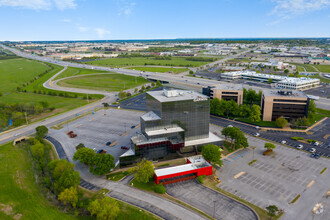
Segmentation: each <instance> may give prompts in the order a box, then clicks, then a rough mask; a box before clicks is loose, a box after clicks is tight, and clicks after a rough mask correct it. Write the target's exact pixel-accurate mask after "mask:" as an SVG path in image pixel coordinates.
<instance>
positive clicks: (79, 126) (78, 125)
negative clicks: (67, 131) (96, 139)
mask: <svg viewBox="0 0 330 220" xmlns="http://www.w3.org/2000/svg"><path fill="white" fill-rule="evenodd" d="M82 125H83V124H79V125H76V126H75V128H78V127H80V126H82Z"/></svg>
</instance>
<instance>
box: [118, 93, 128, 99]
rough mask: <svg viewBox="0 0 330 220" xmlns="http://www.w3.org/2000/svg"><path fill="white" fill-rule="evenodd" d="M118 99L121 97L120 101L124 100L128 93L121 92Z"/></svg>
mask: <svg viewBox="0 0 330 220" xmlns="http://www.w3.org/2000/svg"><path fill="white" fill-rule="evenodd" d="M118 97H119V98H120V99H123V98H125V97H126V93H125V92H123V91H120V92H119V93H118Z"/></svg>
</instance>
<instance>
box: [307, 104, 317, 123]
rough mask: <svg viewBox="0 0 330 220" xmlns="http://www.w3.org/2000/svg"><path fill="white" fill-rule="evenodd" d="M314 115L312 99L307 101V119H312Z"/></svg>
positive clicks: (314, 106) (314, 109) (314, 105)
mask: <svg viewBox="0 0 330 220" xmlns="http://www.w3.org/2000/svg"><path fill="white" fill-rule="evenodd" d="M315 113H316V104H315V102H314V100H313V99H311V100H310V101H309V106H308V118H311V119H313V118H314V116H315Z"/></svg>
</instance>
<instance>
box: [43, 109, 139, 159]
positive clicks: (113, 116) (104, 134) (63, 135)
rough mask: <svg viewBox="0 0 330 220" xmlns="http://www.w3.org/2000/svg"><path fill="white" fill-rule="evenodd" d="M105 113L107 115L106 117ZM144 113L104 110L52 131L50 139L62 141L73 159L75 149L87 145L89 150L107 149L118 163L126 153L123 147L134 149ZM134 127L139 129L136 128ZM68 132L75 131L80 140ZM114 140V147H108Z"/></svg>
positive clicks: (66, 151)
mask: <svg viewBox="0 0 330 220" xmlns="http://www.w3.org/2000/svg"><path fill="white" fill-rule="evenodd" d="M104 114H105V115H104ZM142 114H144V112H139V111H131V110H118V109H113V108H110V109H108V110H106V111H104V110H100V111H97V112H95V114H92V113H91V114H90V115H87V116H85V117H82V118H79V119H77V120H75V121H73V122H69V123H68V124H65V125H63V128H62V129H60V130H55V129H50V134H49V135H50V136H52V137H54V138H55V139H56V140H58V141H59V142H60V143H61V144H62V145H63V147H64V150H65V153H66V154H67V155H68V156H69V158H72V156H73V154H74V152H75V151H76V149H75V146H77V145H78V144H79V143H83V144H84V145H85V146H86V147H89V148H91V149H94V148H95V150H100V149H104V150H106V151H107V153H109V154H111V155H113V156H114V157H115V160H116V161H118V159H119V157H120V155H122V154H123V153H125V152H126V150H124V149H121V146H127V147H130V145H131V144H130V138H131V137H132V136H134V135H135V134H136V133H137V132H139V131H140V128H139V124H140V116H141V115H142ZM132 126H135V127H134V128H132ZM68 131H73V132H74V133H75V134H77V137H75V138H70V137H69V136H68V135H67V132H68ZM108 141H110V142H111V143H112V145H113V146H106V143H107V142H108Z"/></svg>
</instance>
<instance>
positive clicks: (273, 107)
mask: <svg viewBox="0 0 330 220" xmlns="http://www.w3.org/2000/svg"><path fill="white" fill-rule="evenodd" d="M308 105H309V98H308V97H307V96H306V95H305V94H304V93H303V92H301V91H296V90H264V91H263V94H262V98H261V112H262V120H263V121H274V120H276V119H277V118H279V117H281V116H283V117H284V118H286V119H287V120H291V119H295V118H302V117H304V116H305V117H307V116H308Z"/></svg>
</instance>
